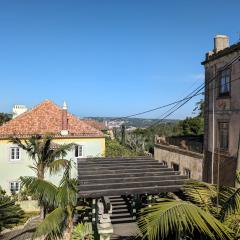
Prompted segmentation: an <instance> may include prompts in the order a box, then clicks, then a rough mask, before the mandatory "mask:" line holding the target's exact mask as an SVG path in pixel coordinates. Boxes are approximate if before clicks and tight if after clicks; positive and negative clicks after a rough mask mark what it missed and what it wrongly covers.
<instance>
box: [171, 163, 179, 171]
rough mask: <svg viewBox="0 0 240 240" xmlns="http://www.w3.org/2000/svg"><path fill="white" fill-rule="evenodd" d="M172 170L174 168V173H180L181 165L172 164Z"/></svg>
mask: <svg viewBox="0 0 240 240" xmlns="http://www.w3.org/2000/svg"><path fill="white" fill-rule="evenodd" d="M172 168H173V171H179V165H178V164H176V163H172Z"/></svg>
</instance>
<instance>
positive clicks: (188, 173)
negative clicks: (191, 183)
mask: <svg viewBox="0 0 240 240" xmlns="http://www.w3.org/2000/svg"><path fill="white" fill-rule="evenodd" d="M183 173H184V175H185V176H187V177H188V178H191V171H190V170H189V169H188V168H184V171H183Z"/></svg>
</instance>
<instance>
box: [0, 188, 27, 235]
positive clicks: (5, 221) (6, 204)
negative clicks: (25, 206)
mask: <svg viewBox="0 0 240 240" xmlns="http://www.w3.org/2000/svg"><path fill="white" fill-rule="evenodd" d="M23 217H24V212H23V210H22V209H21V208H20V207H19V205H17V204H15V201H14V200H13V199H11V198H10V197H9V196H7V195H6V192H5V191H3V190H2V189H1V188H0V232H1V231H2V229H3V228H8V227H11V226H13V225H15V224H17V223H19V222H20V221H21V219H22V218H23Z"/></svg>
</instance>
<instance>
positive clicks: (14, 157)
mask: <svg viewBox="0 0 240 240" xmlns="http://www.w3.org/2000/svg"><path fill="white" fill-rule="evenodd" d="M10 160H11V161H18V160H20V149H19V147H11V148H10Z"/></svg>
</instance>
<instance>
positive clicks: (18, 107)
mask: <svg viewBox="0 0 240 240" xmlns="http://www.w3.org/2000/svg"><path fill="white" fill-rule="evenodd" d="M27 110H28V109H27V107H26V106H24V105H14V106H13V109H12V113H13V117H12V118H16V117H17V116H19V115H21V114H22V113H24V112H26V111H27Z"/></svg>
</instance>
